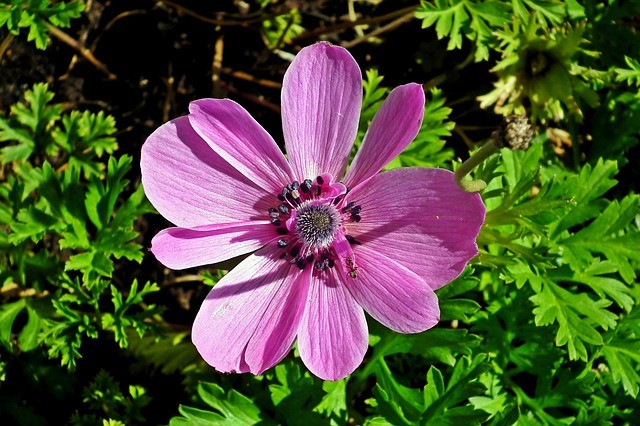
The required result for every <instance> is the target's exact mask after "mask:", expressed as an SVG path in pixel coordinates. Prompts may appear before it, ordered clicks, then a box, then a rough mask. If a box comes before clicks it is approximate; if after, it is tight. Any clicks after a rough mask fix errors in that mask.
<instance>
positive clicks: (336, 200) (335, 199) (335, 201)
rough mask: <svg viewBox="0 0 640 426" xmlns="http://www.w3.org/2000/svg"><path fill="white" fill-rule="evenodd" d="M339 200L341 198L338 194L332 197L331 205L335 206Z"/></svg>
mask: <svg viewBox="0 0 640 426" xmlns="http://www.w3.org/2000/svg"><path fill="white" fill-rule="evenodd" d="M340 200H342V197H340V196H337V197H336V198H334V199H333V205H334V206H337V205H338V203H339V202H340Z"/></svg>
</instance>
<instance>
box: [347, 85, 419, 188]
mask: <svg viewBox="0 0 640 426" xmlns="http://www.w3.org/2000/svg"><path fill="white" fill-rule="evenodd" d="M424 102H425V101H424V90H423V89H422V86H421V85H419V84H416V83H411V84H406V85H404V86H398V87H396V88H395V89H393V91H392V92H391V93H390V94H389V96H388V97H387V99H386V100H385V101H384V103H383V104H382V106H381V107H380V109H379V110H378V112H377V113H376V115H375V117H374V118H373V121H372V122H371V125H370V126H369V130H367V133H366V134H365V136H364V140H363V141H362V146H361V147H360V149H359V150H358V152H357V154H356V156H355V158H354V159H353V162H352V163H351V167H350V169H349V171H348V172H347V175H346V177H345V179H344V183H345V185H347V187H349V188H353V187H354V186H356V185H357V184H359V183H360V182H363V181H365V180H366V179H368V178H370V177H371V176H373V175H375V174H376V173H378V172H379V171H380V170H382V168H383V167H384V166H385V165H386V164H387V163H388V162H389V161H391V160H393V159H394V158H396V157H397V156H398V155H399V154H400V153H401V152H402V151H403V150H404V149H405V148H406V147H407V146H408V145H409V144H410V143H411V141H412V140H413V139H414V138H415V137H416V135H417V134H418V132H419V131H420V126H421V125H422V118H423V117H424Z"/></svg>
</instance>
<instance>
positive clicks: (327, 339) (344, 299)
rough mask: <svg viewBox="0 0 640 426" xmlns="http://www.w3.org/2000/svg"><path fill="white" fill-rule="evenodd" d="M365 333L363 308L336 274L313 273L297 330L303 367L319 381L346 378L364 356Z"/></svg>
mask: <svg viewBox="0 0 640 426" xmlns="http://www.w3.org/2000/svg"><path fill="white" fill-rule="evenodd" d="M368 336H369V333H368V329H367V322H366V320H365V316H364V311H363V310H362V308H361V307H360V306H359V305H358V304H357V303H356V301H355V300H354V298H353V297H352V296H351V294H349V292H348V291H347V289H346V288H345V286H344V284H343V283H342V282H341V279H340V278H339V277H338V276H337V273H336V272H335V271H334V270H333V269H329V270H325V271H324V272H321V273H316V274H314V276H313V277H312V279H311V286H310V288H309V296H308V298H307V307H306V310H305V312H304V315H303V317H302V321H301V323H300V328H299V329H298V351H299V352H300V357H301V358H302V361H303V362H304V364H305V365H306V366H307V368H309V370H310V371H311V372H312V373H313V374H315V375H316V376H318V377H319V378H321V379H323V380H339V379H342V378H344V377H346V376H347V375H348V374H350V373H352V372H353V370H355V369H356V367H358V365H360V363H361V362H362V360H363V359H364V354H365V352H366V351H367V347H368Z"/></svg>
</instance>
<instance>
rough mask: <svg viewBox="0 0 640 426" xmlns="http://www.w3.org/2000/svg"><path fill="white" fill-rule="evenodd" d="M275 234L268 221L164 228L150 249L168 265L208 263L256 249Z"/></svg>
mask: <svg viewBox="0 0 640 426" xmlns="http://www.w3.org/2000/svg"><path fill="white" fill-rule="evenodd" d="M276 238H278V233H277V232H276V227H275V226H273V225H272V224H270V223H269V222H268V221H251V222H248V223H239V224H234V225H210V226H200V227H198V228H193V229H186V228H167V229H163V230H162V231H160V232H159V233H158V234H156V236H155V237H153V240H151V252H153V254H154V255H155V256H156V259H158V261H159V262H160V263H162V264H163V265H164V266H166V267H167V268H170V269H186V268H192V267H194V266H201V265H209V264H211V263H218V262H222V261H224V260H228V259H231V258H233V257H236V256H240V255H243V254H246V253H249V252H252V251H254V250H257V249H259V248H260V247H262V246H264V245H265V244H267V243H268V242H270V241H273V240H275V239H276Z"/></svg>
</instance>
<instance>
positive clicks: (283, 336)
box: [191, 247, 308, 374]
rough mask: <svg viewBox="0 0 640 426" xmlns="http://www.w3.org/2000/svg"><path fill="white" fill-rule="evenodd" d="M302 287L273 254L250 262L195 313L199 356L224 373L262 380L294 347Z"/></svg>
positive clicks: (300, 278) (299, 275) (294, 271)
mask: <svg viewBox="0 0 640 426" xmlns="http://www.w3.org/2000/svg"><path fill="white" fill-rule="evenodd" d="M307 280H308V279H307ZM304 281H305V278H304V273H303V272H302V271H300V270H299V269H298V268H297V267H296V266H293V265H289V264H288V263H287V262H285V261H281V260H279V259H278V258H277V249H276V248H273V247H265V248H264V249H262V250H259V251H257V252H256V253H254V254H252V255H251V256H249V257H248V258H247V259H245V260H244V261H242V262H241V263H240V264H239V265H238V266H236V267H235V268H234V269H233V270H231V271H230V272H229V273H228V274H227V275H225V277H224V278H222V279H221V280H220V281H219V282H218V283H217V284H216V286H215V287H214V288H213V289H211V291H210V292H209V295H208V296H207V298H206V299H205V301H204V302H203V303H202V306H201V308H200V310H199V311H198V315H197V316H196V319H195V321H194V323H193V329H192V334H191V339H192V341H193V343H194V345H195V346H196V348H197V349H198V352H200V355H202V357H203V358H204V360H205V361H206V362H207V363H209V364H210V365H211V366H212V367H214V368H215V369H216V370H218V371H221V372H225V373H229V372H240V373H245V372H251V373H253V374H261V373H262V372H263V371H264V370H266V369H268V368H270V367H272V366H273V365H275V364H276V363H277V362H278V361H280V359H282V357H283V356H284V355H286V353H287V352H288V351H289V349H291V345H292V344H293V339H294V337H295V333H296V330H297V328H298V325H299V324H298V322H299V317H300V313H299V311H302V308H301V305H303V304H304V301H305V300H306V287H305V284H304ZM300 282H301V283H302V285H298V284H299V283H300ZM265 321H267V322H268V321H274V325H269V324H265ZM282 354H284V355H282ZM261 355H264V359H262V360H261V359H260V356H261Z"/></svg>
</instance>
